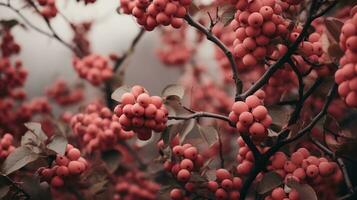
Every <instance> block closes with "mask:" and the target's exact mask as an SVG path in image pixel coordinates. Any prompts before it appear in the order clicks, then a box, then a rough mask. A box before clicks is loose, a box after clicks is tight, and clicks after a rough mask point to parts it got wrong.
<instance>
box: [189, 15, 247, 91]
mask: <svg viewBox="0 0 357 200" xmlns="http://www.w3.org/2000/svg"><path fill="white" fill-rule="evenodd" d="M184 19H185V20H186V21H187V23H188V24H189V25H191V26H193V27H195V28H196V29H197V30H199V31H200V32H202V33H203V34H205V35H206V37H207V39H208V40H209V41H211V42H213V43H215V44H216V45H217V46H218V47H219V48H220V49H221V50H222V51H223V52H224V54H225V55H226V57H227V58H228V60H229V63H230V66H231V70H232V76H233V80H234V82H235V87H236V96H237V95H239V94H240V93H242V90H243V82H242V81H241V80H240V79H239V77H238V70H237V64H236V62H235V59H234V57H233V54H232V52H231V51H230V50H229V49H228V47H227V46H226V45H225V44H224V43H223V42H222V41H221V40H219V39H218V38H217V37H216V36H215V35H213V34H212V32H211V31H210V30H209V29H207V28H206V27H205V26H203V25H202V24H200V23H198V22H196V21H195V20H193V18H192V17H191V16H190V15H189V14H186V16H185V18H184Z"/></svg>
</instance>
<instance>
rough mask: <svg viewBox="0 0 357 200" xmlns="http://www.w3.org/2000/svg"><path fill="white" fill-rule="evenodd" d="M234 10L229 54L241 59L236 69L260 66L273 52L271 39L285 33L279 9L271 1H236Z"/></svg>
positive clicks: (275, 3) (279, 7)
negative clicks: (231, 50)
mask: <svg viewBox="0 0 357 200" xmlns="http://www.w3.org/2000/svg"><path fill="white" fill-rule="evenodd" d="M236 7H237V9H238V10H237V12H236V14H235V19H234V20H233V22H234V23H236V24H237V25H236V30H235V33H236V40H235V41H234V48H233V54H234V56H236V57H238V58H241V61H240V62H238V63H237V64H238V67H239V68H247V67H248V68H249V67H250V68H251V67H256V66H264V58H265V56H268V55H271V54H272V52H273V51H274V49H275V45H273V44H272V40H273V39H274V38H277V37H280V36H284V35H285V34H287V33H288V29H287V26H288V24H289V23H288V22H287V21H285V20H284V18H282V17H281V14H282V11H283V10H282V8H281V6H280V5H279V4H278V3H277V2H276V1H275V0H270V1H262V0H257V1H237V4H236Z"/></svg>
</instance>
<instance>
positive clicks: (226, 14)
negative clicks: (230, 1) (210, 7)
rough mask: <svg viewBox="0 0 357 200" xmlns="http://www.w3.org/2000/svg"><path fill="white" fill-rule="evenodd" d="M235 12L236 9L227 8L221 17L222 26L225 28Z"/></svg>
mask: <svg viewBox="0 0 357 200" xmlns="http://www.w3.org/2000/svg"><path fill="white" fill-rule="evenodd" d="M236 12H237V9H236V8H235V7H233V6H232V7H229V8H228V9H226V10H225V11H224V12H223V13H222V16H221V21H222V23H223V24H224V26H227V25H228V24H229V23H231V21H232V20H233V19H234V15H235V13H236Z"/></svg>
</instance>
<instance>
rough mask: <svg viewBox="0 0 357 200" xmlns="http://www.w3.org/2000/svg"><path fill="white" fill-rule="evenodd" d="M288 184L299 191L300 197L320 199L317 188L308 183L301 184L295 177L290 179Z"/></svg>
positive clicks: (307, 199) (312, 199) (306, 199)
mask: <svg viewBox="0 0 357 200" xmlns="http://www.w3.org/2000/svg"><path fill="white" fill-rule="evenodd" d="M287 186H289V187H290V188H293V189H295V190H296V191H297V192H298V193H299V199H304V200H318V199H317V195H316V192H315V190H314V189H313V188H312V187H311V186H310V185H308V184H300V183H299V182H297V181H295V180H294V179H292V178H291V179H288V182H287Z"/></svg>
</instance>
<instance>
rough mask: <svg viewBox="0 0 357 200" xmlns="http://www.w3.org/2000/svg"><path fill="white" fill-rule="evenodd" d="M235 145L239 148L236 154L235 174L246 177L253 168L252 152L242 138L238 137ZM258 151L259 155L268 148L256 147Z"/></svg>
mask: <svg viewBox="0 0 357 200" xmlns="http://www.w3.org/2000/svg"><path fill="white" fill-rule="evenodd" d="M237 143H238V146H239V150H238V154H237V158H236V159H237V162H238V165H237V168H236V170H237V173H238V174H239V175H240V176H244V175H248V174H249V173H250V171H251V170H252V168H253V166H254V160H255V159H254V156H253V152H252V151H251V150H250V149H249V147H248V146H247V145H246V143H245V142H244V140H243V138H242V137H238V139H237ZM257 148H258V150H259V151H260V152H261V153H264V152H266V151H267V150H268V147H260V146H257Z"/></svg>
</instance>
